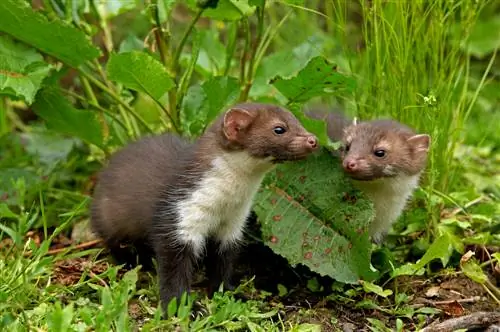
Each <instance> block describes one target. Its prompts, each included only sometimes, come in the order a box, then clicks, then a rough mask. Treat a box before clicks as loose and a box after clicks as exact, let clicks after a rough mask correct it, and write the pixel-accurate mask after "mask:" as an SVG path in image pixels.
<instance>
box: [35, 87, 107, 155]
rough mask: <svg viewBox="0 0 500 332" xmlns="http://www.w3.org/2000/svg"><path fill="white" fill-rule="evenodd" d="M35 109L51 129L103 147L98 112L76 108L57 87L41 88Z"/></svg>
mask: <svg viewBox="0 0 500 332" xmlns="http://www.w3.org/2000/svg"><path fill="white" fill-rule="evenodd" d="M33 109H34V110H35V112H36V114H38V115H39V116H40V117H41V118H43V119H44V120H45V121H46V122H47V127H48V128H49V129H53V130H55V131H58V132H60V133H63V134H69V135H73V136H76V137H78V138H81V139H82V140H84V141H86V142H88V143H92V144H95V145H97V146H100V147H102V143H103V136H102V131H101V124H100V123H99V120H98V119H97V116H96V114H95V113H94V112H92V111H89V110H80V109H76V108H74V107H73V106H72V105H71V103H70V102H69V101H68V100H67V99H66V98H64V96H63V95H62V94H61V93H60V92H59V91H58V90H57V89H56V88H53V87H48V88H45V89H43V90H41V91H40V92H39V93H38V95H37V97H36V101H35V103H34V104H33Z"/></svg>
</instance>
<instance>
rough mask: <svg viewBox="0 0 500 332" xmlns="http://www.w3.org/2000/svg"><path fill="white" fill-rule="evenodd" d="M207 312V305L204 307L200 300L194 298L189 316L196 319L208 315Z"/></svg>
mask: <svg viewBox="0 0 500 332" xmlns="http://www.w3.org/2000/svg"><path fill="white" fill-rule="evenodd" d="M208 315H209V312H208V309H207V307H205V306H204V305H203V304H202V303H201V302H200V301H198V300H196V301H194V302H193V307H192V308H191V318H192V319H196V318H198V317H205V316H208Z"/></svg>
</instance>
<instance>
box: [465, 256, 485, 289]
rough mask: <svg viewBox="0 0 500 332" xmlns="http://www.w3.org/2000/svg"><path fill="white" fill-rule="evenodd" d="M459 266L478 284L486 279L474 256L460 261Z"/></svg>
mask: <svg viewBox="0 0 500 332" xmlns="http://www.w3.org/2000/svg"><path fill="white" fill-rule="evenodd" d="M460 268H461V269H462V272H463V273H464V274H465V275H466V276H467V277H469V278H470V279H471V280H473V281H475V282H477V283H479V284H484V283H485V282H486V281H487V280H488V277H487V276H486V274H485V273H484V272H483V270H482V269H481V267H480V266H479V264H478V263H477V261H476V260H475V259H474V258H469V259H467V260H466V261H465V262H460Z"/></svg>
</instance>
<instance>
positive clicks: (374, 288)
mask: <svg viewBox="0 0 500 332" xmlns="http://www.w3.org/2000/svg"><path fill="white" fill-rule="evenodd" d="M359 282H360V283H361V285H362V286H363V289H364V290H365V292H367V293H375V294H377V295H378V296H382V297H387V296H389V295H392V290H390V289H386V290H384V289H383V288H382V287H380V286H378V285H375V284H374V283H371V282H369V281H364V280H360V281H359Z"/></svg>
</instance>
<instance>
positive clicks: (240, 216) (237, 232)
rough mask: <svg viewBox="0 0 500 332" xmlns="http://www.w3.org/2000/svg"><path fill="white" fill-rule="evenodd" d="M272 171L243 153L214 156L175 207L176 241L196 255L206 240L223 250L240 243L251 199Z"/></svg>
mask: <svg viewBox="0 0 500 332" xmlns="http://www.w3.org/2000/svg"><path fill="white" fill-rule="evenodd" d="M272 167H273V165H272V164H271V163H270V162H268V161H266V160H262V159H256V158H254V157H251V156H250V155H248V153H246V152H233V153H225V154H223V155H220V156H217V157H216V158H215V159H214V160H213V161H212V168H211V169H209V170H208V171H207V172H206V173H205V174H204V176H203V178H202V179H201V181H200V182H199V183H198V184H197V185H196V187H195V190H194V191H192V192H191V194H190V195H189V196H188V198H187V199H185V200H182V201H180V202H179V203H178V204H177V206H176V209H177V213H178V216H179V218H180V220H179V223H178V225H177V232H178V239H179V240H180V241H181V242H183V243H189V244H190V245H192V246H193V248H194V252H195V253H196V254H197V255H199V254H200V253H201V252H202V251H203V249H204V245H205V241H206V238H207V237H208V236H214V237H215V238H217V239H218V240H219V241H220V242H221V244H222V245H223V246H224V245H229V244H231V243H234V242H237V241H239V240H241V238H242V235H243V228H244V226H245V222H246V218H247V216H248V214H249V213H250V209H251V207H252V202H253V198H254V196H255V194H256V192H257V190H258V189H259V186H260V184H261V182H262V180H263V178H264V175H265V174H266V173H267V171H269V170H270V169H271V168H272Z"/></svg>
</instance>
